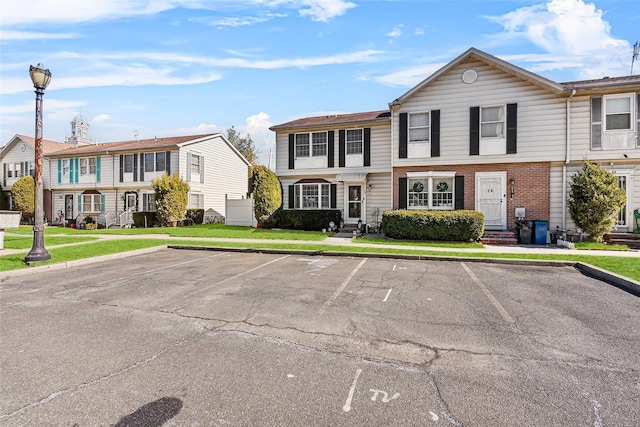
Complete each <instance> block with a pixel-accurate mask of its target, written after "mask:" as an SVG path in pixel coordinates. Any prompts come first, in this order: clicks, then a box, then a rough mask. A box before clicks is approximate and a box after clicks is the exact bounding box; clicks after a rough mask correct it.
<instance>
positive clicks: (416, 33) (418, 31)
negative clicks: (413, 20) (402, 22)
mask: <svg viewBox="0 0 640 427" xmlns="http://www.w3.org/2000/svg"><path fill="white" fill-rule="evenodd" d="M413 35H414V36H422V35H424V29H422V28H419V27H418V28H416V29H415V30H414V32H413Z"/></svg>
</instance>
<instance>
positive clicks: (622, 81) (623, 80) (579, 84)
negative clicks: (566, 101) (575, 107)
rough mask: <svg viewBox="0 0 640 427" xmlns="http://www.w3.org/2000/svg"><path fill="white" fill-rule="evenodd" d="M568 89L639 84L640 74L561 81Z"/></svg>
mask: <svg viewBox="0 0 640 427" xmlns="http://www.w3.org/2000/svg"><path fill="white" fill-rule="evenodd" d="M560 84H561V85H562V86H564V87H565V88H566V89H595V88H603V87H609V86H626V85H639V84H640V74H636V75H634V76H623V77H603V78H601V79H592V80H578V81H575V82H565V83H560Z"/></svg>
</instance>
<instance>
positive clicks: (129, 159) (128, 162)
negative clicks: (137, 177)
mask: <svg viewBox="0 0 640 427" xmlns="http://www.w3.org/2000/svg"><path fill="white" fill-rule="evenodd" d="M124 173H133V154H125V155H124Z"/></svg>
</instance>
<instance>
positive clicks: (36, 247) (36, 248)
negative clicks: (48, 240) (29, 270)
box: [24, 227, 51, 264]
mask: <svg viewBox="0 0 640 427" xmlns="http://www.w3.org/2000/svg"><path fill="white" fill-rule="evenodd" d="M36 228H37V227H34V232H33V246H32V247H31V250H30V251H29V253H28V254H27V256H25V257H24V262H26V263H27V264H29V263H32V262H37V261H47V260H50V259H51V254H50V253H49V252H47V250H46V249H45V248H44V233H43V232H42V231H40V230H37V229H36Z"/></svg>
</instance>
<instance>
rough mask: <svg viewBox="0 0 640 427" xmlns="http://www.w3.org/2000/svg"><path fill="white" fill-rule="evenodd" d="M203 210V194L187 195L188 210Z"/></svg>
mask: <svg viewBox="0 0 640 427" xmlns="http://www.w3.org/2000/svg"><path fill="white" fill-rule="evenodd" d="M202 208H204V194H199V193H189V209H202Z"/></svg>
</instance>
